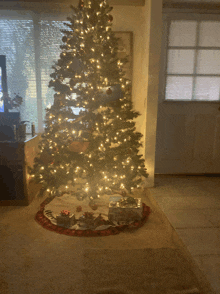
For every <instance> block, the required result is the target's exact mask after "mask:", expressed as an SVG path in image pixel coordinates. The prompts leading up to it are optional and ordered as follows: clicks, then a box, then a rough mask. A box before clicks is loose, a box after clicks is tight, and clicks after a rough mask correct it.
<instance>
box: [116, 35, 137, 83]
mask: <svg viewBox="0 0 220 294" xmlns="http://www.w3.org/2000/svg"><path fill="white" fill-rule="evenodd" d="M114 34H115V37H116V38H119V41H118V57H119V58H125V57H127V58H128V62H127V63H126V64H124V66H123V70H124V71H125V77H126V78H127V79H129V80H130V81H132V72H133V32H131V31H115V32H114Z"/></svg>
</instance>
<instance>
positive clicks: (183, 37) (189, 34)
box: [169, 20, 196, 46]
mask: <svg viewBox="0 0 220 294" xmlns="http://www.w3.org/2000/svg"><path fill="white" fill-rule="evenodd" d="M195 45H196V21H188V20H174V21H171V26H170V36H169V46H195Z"/></svg>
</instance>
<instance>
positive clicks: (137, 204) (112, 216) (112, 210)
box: [108, 197, 143, 224]
mask: <svg viewBox="0 0 220 294" xmlns="http://www.w3.org/2000/svg"><path fill="white" fill-rule="evenodd" d="M114 200H116V201H114ZM142 217H143V205H142V202H141V198H133V197H120V199H119V198H117V199H116V197H115V198H114V199H113V198H111V197H110V199H109V213H108V218H109V220H110V221H113V222H117V223H120V224H126V223H130V222H134V221H140V220H141V219H142Z"/></svg>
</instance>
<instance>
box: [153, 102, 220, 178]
mask: <svg viewBox="0 0 220 294" xmlns="http://www.w3.org/2000/svg"><path fill="white" fill-rule="evenodd" d="M218 107H219V104H218V103H212V102H193V101H192V102H185V103H184V102H159V105H158V124H157V142H156V161H155V164H156V166H155V172H156V173H165V174H169V173H172V174H173V173H174V174H175V173H177V174H178V173H220V152H219V150H220V112H219V111H218Z"/></svg>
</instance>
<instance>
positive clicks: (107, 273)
mask: <svg viewBox="0 0 220 294" xmlns="http://www.w3.org/2000/svg"><path fill="white" fill-rule="evenodd" d="M165 184H166V181H165V182H164V184H163V183H162V182H161V185H158V187H157V188H156V189H155V191H154V192H155V195H156V196H160V195H161V196H160V197H161V198H162V197H163V196H162V195H165V194H164V193H163V189H162V187H163V186H164V185H165ZM160 189H162V190H160ZM165 190H167V191H169V187H167V189H165ZM139 192H140V193H141V194H140V195H139V194H138V193H139ZM148 194H149V192H148V191H147V192H146V193H143V192H141V191H137V194H136V195H137V196H138V197H139V196H140V197H142V201H143V202H144V203H145V204H146V205H148V206H150V207H151V209H152V212H151V214H150V216H149V219H148V221H147V223H146V224H145V225H144V226H143V227H142V228H140V229H138V230H135V231H133V232H123V233H121V234H119V235H115V236H108V237H95V238H86V237H70V236H66V235H60V234H57V233H55V232H51V231H48V230H46V229H44V228H43V227H42V226H40V225H39V224H38V223H37V222H36V221H35V220H34V216H35V214H36V212H37V211H38V210H39V205H40V203H41V202H42V201H43V199H39V198H37V199H35V200H34V201H33V202H32V203H31V204H30V205H29V206H26V207H19V206H18V207H3V206H2V207H0V223H1V225H0V240H1V245H0V293H1V294H24V293H25V294H35V293H37V294H146V293H147V294H195V293H197V294H211V293H213V291H211V289H210V287H209V285H208V283H207V282H206V279H204V275H203V274H202V275H197V273H198V272H197V268H198V267H197V266H196V268H195V265H194V261H193V260H192V259H191V257H190V258H188V256H187V254H186V251H185V250H183V248H182V247H181V246H179V243H178V242H177V239H176V238H174V233H175V231H174V229H173V228H172V226H170V224H169V223H168V221H165V219H166V216H164V213H163V212H162V211H161V209H159V208H158V206H157V205H156V204H154V203H152V202H151V200H150V199H149V196H148ZM169 194H170V193H169ZM173 196H174V195H173ZM173 196H172V197H173ZM215 197H217V196H215ZM173 199H175V197H173ZM175 234H176V233H175ZM210 242H211V241H210ZM200 257H201V256H199V258H200ZM214 257H215V256H214ZM216 257H219V255H216ZM206 258H207V257H206ZM207 260H208V259H206V260H204V261H203V263H205V262H207V263H208V261H207Z"/></svg>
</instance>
